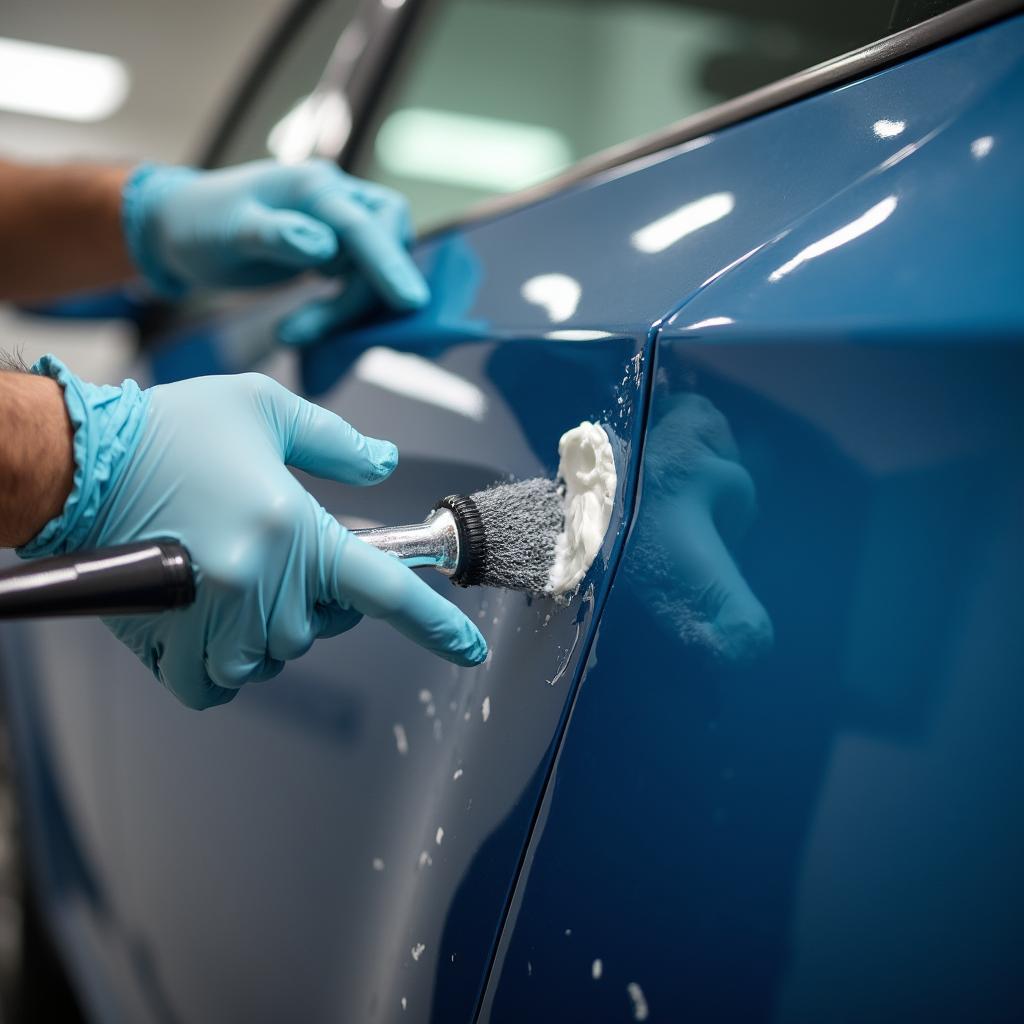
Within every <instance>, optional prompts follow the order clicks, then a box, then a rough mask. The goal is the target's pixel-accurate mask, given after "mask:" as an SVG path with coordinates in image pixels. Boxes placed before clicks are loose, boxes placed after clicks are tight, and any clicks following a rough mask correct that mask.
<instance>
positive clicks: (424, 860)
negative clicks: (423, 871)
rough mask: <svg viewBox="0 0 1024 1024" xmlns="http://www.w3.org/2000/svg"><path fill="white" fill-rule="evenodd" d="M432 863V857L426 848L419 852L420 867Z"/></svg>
mask: <svg viewBox="0 0 1024 1024" xmlns="http://www.w3.org/2000/svg"><path fill="white" fill-rule="evenodd" d="M433 863H434V859H433V858H432V857H431V856H430V854H429V853H427V851H426V850H424V851H423V852H422V853H420V867H421V868H425V867H427V866H428V865H430V864H433Z"/></svg>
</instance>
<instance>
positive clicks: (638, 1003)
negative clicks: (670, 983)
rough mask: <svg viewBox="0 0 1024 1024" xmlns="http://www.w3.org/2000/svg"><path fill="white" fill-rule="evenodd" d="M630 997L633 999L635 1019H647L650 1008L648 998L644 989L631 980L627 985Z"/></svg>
mask: <svg viewBox="0 0 1024 1024" xmlns="http://www.w3.org/2000/svg"><path fill="white" fill-rule="evenodd" d="M626 991H627V992H628V993H629V998H630V999H632V1000H633V1020H647V1018H648V1017H649V1016H650V1010H649V1009H648V1007H647V1000H646V999H645V998H644V990H643V989H642V988H641V987H640V986H639V985H638V984H637V983H636V982H635V981H631V982H630V983H629V984H628V985H627V986H626Z"/></svg>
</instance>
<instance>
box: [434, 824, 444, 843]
mask: <svg viewBox="0 0 1024 1024" xmlns="http://www.w3.org/2000/svg"><path fill="white" fill-rule="evenodd" d="M443 839H444V829H443V828H441V827H440V826H438V829H437V834H436V835H435V836H434V842H435V843H437V845H438V846H440V845H441V841H442V840H443Z"/></svg>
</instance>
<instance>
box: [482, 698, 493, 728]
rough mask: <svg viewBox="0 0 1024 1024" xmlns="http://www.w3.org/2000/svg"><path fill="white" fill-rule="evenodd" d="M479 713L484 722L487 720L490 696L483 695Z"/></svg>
mask: <svg viewBox="0 0 1024 1024" xmlns="http://www.w3.org/2000/svg"><path fill="white" fill-rule="evenodd" d="M480 714H481V716H482V717H483V720H484V721H485V722H486V721H487V719H488V718H490V717H491V698H490V697H484V702H483V704H482V705H481V706H480Z"/></svg>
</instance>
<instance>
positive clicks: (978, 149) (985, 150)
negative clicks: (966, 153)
mask: <svg viewBox="0 0 1024 1024" xmlns="http://www.w3.org/2000/svg"><path fill="white" fill-rule="evenodd" d="M995 142H996V140H995V139H994V138H992V136H991V135H982V136H981V138H980V139H975V140H974V141H973V142H972V143H971V156H973V157H974V159H975V160H981V159H982V158H983V157H986V156H988V155H989V153H991V152H992V147H993V146H994V145H995Z"/></svg>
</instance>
